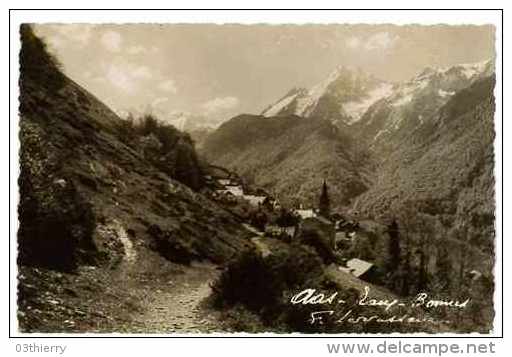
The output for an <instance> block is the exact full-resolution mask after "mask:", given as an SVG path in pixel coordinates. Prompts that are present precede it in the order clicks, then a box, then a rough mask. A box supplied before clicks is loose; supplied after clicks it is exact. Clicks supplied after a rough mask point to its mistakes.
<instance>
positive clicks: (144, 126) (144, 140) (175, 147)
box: [119, 114, 204, 190]
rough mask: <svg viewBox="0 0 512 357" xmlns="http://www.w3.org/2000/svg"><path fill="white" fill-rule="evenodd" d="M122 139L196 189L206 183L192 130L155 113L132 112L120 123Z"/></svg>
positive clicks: (158, 165) (164, 169)
mask: <svg viewBox="0 0 512 357" xmlns="http://www.w3.org/2000/svg"><path fill="white" fill-rule="evenodd" d="M119 133H120V136H121V140H122V141H123V142H125V143H127V144H129V145H130V144H131V145H132V146H133V147H134V148H135V149H136V150H138V151H140V152H141V153H142V154H143V155H144V157H145V158H146V159H147V160H149V161H150V162H151V163H152V164H154V165H155V166H156V167H158V168H159V169H160V170H162V171H163V172H165V173H166V174H168V175H169V176H170V177H172V178H174V179H176V180H178V181H180V182H182V183H184V184H185V185H187V186H189V187H191V188H192V189H194V190H198V189H200V188H201V187H203V185H204V175H203V172H202V169H201V165H200V163H199V159H198V157H197V153H196V151H195V148H194V142H193V140H192V138H191V137H190V135H189V134H187V133H183V132H181V131H179V130H178V129H176V128H175V127H174V126H172V125H170V124H167V123H164V122H162V121H160V120H158V119H157V118H156V117H155V116H154V115H153V114H145V115H143V116H141V117H139V118H135V117H134V116H133V115H129V116H128V118H127V119H125V120H123V121H122V122H121V123H120V127H119Z"/></svg>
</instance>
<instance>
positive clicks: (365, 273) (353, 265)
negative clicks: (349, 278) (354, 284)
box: [339, 258, 376, 282]
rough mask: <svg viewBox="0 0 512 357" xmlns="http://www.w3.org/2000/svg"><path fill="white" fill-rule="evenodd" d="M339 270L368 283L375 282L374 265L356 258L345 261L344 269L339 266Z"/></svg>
mask: <svg viewBox="0 0 512 357" xmlns="http://www.w3.org/2000/svg"><path fill="white" fill-rule="evenodd" d="M339 270H341V271H344V272H346V273H349V274H351V275H353V276H355V277H356V278H359V279H361V280H365V281H368V282H372V281H375V278H376V268H375V265H374V264H372V263H370V262H367V261H365V260H362V259H358V258H353V259H350V260H349V261H347V263H346V267H343V266H340V267H339Z"/></svg>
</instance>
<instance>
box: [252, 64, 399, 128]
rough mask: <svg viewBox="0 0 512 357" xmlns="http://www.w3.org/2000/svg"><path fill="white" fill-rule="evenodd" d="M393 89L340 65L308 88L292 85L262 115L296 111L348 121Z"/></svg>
mask: <svg viewBox="0 0 512 357" xmlns="http://www.w3.org/2000/svg"><path fill="white" fill-rule="evenodd" d="M392 90H393V84H391V83H387V82H385V81H381V80H379V79H377V78H375V77H373V76H370V75H367V74H365V73H364V72H362V71H360V70H355V69H351V68H348V67H343V66H340V67H338V68H337V69H336V70H334V71H333V72H332V73H331V74H330V75H329V76H328V77H327V78H326V79H325V80H324V81H322V82H320V83H319V84H317V85H315V86H314V87H312V88H311V89H310V90H306V89H292V90H291V91H290V92H288V93H287V94H286V95H285V96H284V97H283V98H281V99H280V100H278V101H277V102H276V103H274V104H272V105H271V106H269V107H268V108H267V109H265V110H264V111H263V112H262V115H264V116H277V115H289V114H295V115H299V116H302V117H306V118H309V117H317V118H320V119H326V120H330V121H332V122H342V123H345V124H350V123H353V122H356V121H357V120H359V119H360V118H361V116H362V115H363V114H364V113H365V111H366V110H367V109H368V107H369V106H370V105H372V104H373V103H375V102H376V101H378V100H379V99H381V98H384V97H386V96H389V95H390V94H391V93H392Z"/></svg>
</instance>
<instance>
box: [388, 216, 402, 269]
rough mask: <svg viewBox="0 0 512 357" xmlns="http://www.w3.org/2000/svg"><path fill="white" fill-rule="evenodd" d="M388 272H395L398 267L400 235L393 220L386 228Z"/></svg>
mask: <svg viewBox="0 0 512 357" xmlns="http://www.w3.org/2000/svg"><path fill="white" fill-rule="evenodd" d="M388 234H389V241H388V254H389V259H388V264H387V265H388V266H387V268H388V271H389V272H395V271H396V270H398V268H399V267H400V233H399V231H398V223H396V220H393V222H391V224H390V225H389V226H388Z"/></svg>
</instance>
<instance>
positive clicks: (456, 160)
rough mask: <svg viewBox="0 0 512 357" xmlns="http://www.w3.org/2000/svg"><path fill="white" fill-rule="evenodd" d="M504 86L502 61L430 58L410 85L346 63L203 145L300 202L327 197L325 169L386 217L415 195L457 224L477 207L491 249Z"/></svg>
mask: <svg viewBox="0 0 512 357" xmlns="http://www.w3.org/2000/svg"><path fill="white" fill-rule="evenodd" d="M493 89H494V63H493V61H492V60H489V61H483V62H480V63H474V64H460V65H455V66H452V67H449V68H440V69H436V68H426V69H425V70H423V71H422V72H421V73H419V74H418V75H416V76H414V77H413V78H411V79H410V80H407V81H404V82H402V83H388V82H385V81H381V80H379V79H376V78H374V77H373V76H372V75H368V74H365V73H363V72H362V71H360V70H353V69H350V68H347V67H343V66H341V67H338V68H337V69H336V70H335V71H334V72H333V73H332V74H331V75H329V76H328V78H327V79H326V80H324V81H322V82H321V83H319V84H318V85H316V86H313V87H312V88H311V89H309V90H306V89H292V90H291V91H290V92H289V93H287V94H286V95H285V96H284V97H283V98H281V99H279V100H278V101H276V102H275V103H274V104H272V105H270V106H269V107H268V108H266V109H265V110H264V111H263V112H262V114H261V115H259V116H249V115H243V116H237V117H235V118H232V119H231V120H229V121H227V122H225V123H224V124H222V125H221V126H220V127H219V128H218V129H217V130H216V131H215V132H213V133H212V134H211V135H210V136H209V137H208V138H207V139H206V141H205V144H204V147H203V149H202V150H201V152H202V153H203V154H204V155H205V156H206V157H207V158H208V159H209V160H211V161H212V162H215V163H219V164H221V165H224V166H226V167H229V168H233V169H236V170H239V172H240V173H241V174H242V175H248V176H249V177H250V178H251V179H253V180H254V181H255V182H256V183H257V184H261V185H264V186H266V187H267V188H268V189H273V190H274V191H275V193H276V194H277V195H278V197H279V198H280V199H281V200H283V201H284V202H287V203H291V204H298V203H302V204H304V205H309V206H316V205H317V199H318V195H319V193H320V187H321V185H322V181H323V180H324V179H325V180H326V182H327V183H328V186H329V190H330V193H331V197H332V200H331V202H332V204H333V206H334V207H336V208H337V209H342V210H349V211H351V212H358V213H359V214H363V215H365V216H371V217H379V216H382V215H388V216H389V215H393V214H395V213H396V212H399V211H400V210H401V209H402V208H403V207H405V205H409V204H410V203H411V202H413V203H414V207H416V208H417V209H419V210H421V211H422V212H424V213H427V214H429V215H431V216H436V217H437V218H436V219H438V220H439V221H442V222H443V224H445V229H446V230H450V229H454V228H455V227H456V226H457V227H459V228H460V226H461V225H464V222H467V220H468V217H469V218H470V223H469V227H468V226H466V228H465V229H466V230H467V231H471V232H472V233H468V234H470V235H471V237H472V238H468V239H472V240H474V242H479V244H480V246H485V247H486V248H485V249H486V250H487V251H489V250H492V239H490V238H489V237H493V232H494V226H493V224H494V223H493V222H494V178H493V168H494V161H493V160H494V155H493V140H494V136H495V135H494V127H493V114H494V95H493ZM418 207H419V208H418ZM483 242H485V243H483ZM482 243H483V245H482Z"/></svg>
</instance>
